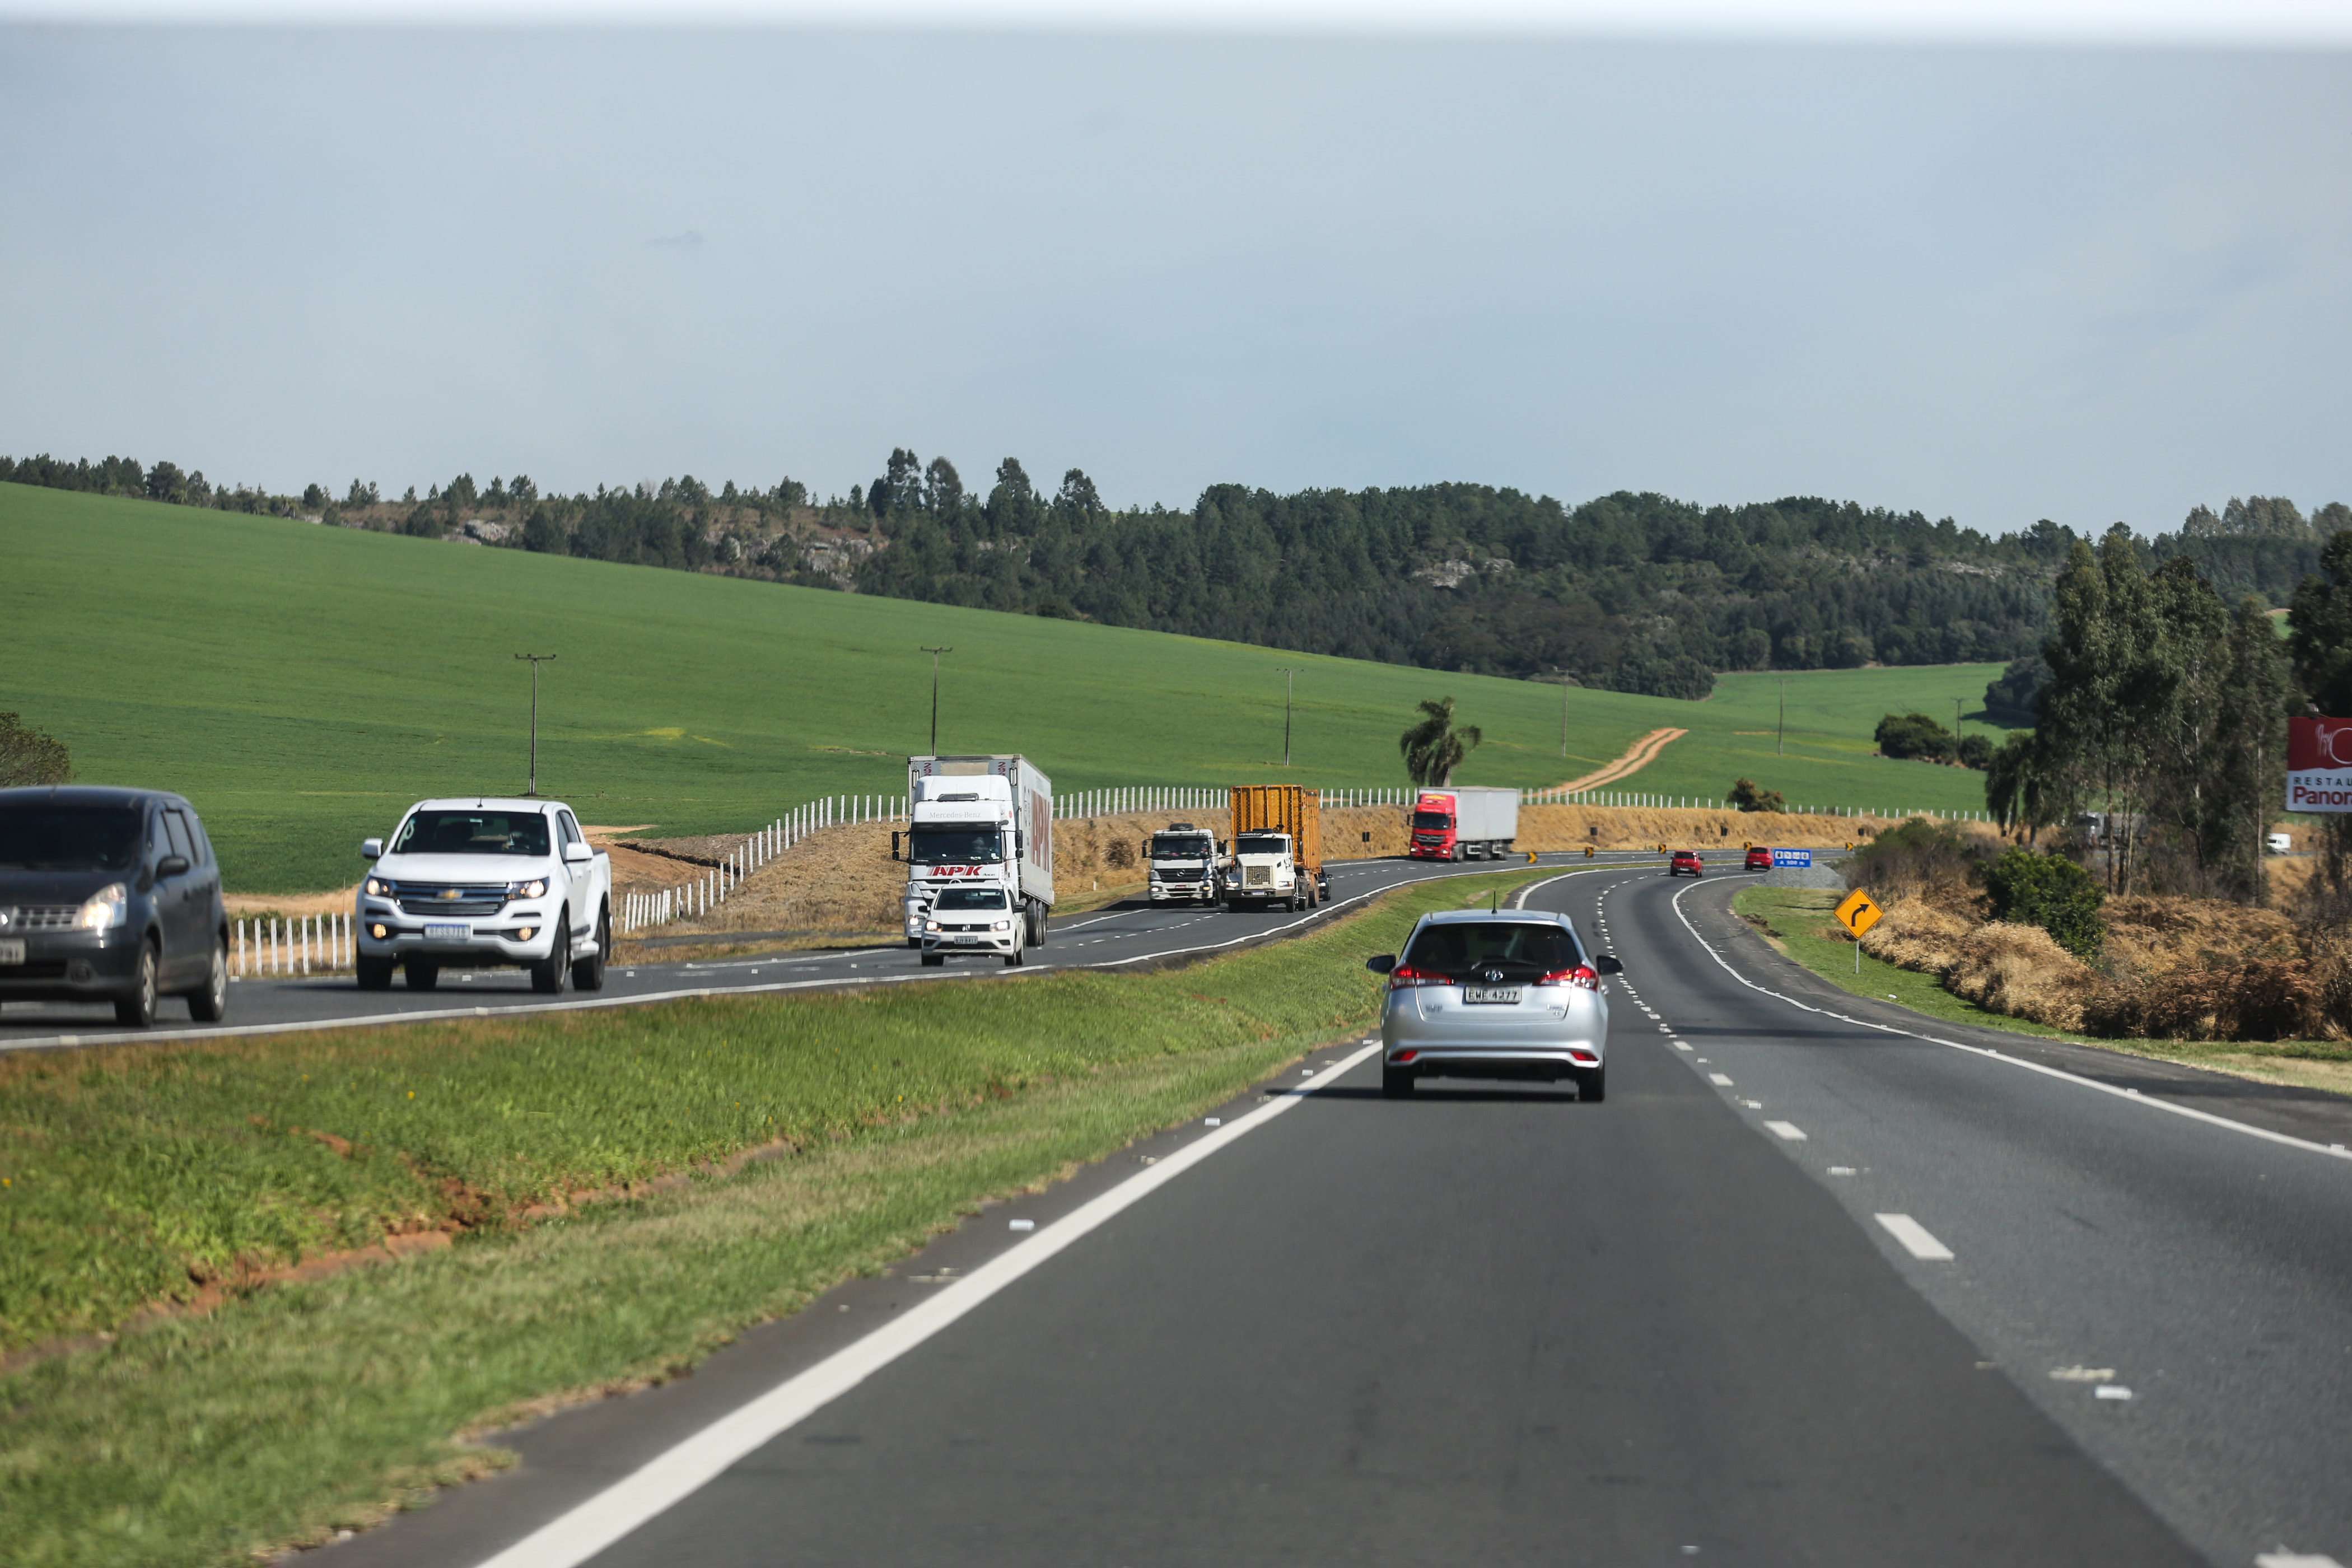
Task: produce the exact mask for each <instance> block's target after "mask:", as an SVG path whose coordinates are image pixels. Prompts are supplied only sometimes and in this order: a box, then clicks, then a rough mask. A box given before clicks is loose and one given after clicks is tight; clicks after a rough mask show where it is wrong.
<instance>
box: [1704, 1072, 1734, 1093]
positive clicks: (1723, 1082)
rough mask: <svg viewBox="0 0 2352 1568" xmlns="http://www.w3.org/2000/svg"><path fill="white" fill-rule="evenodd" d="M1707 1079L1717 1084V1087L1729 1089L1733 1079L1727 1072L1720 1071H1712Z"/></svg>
mask: <svg viewBox="0 0 2352 1568" xmlns="http://www.w3.org/2000/svg"><path fill="white" fill-rule="evenodd" d="M1706 1081H1707V1082H1709V1083H1711V1084H1713V1085H1715V1087H1716V1088H1717V1089H1729V1088H1730V1087H1731V1079H1729V1078H1728V1077H1727V1076H1726V1075H1725V1074H1722V1073H1719V1072H1711V1073H1709V1074H1707V1075H1706Z"/></svg>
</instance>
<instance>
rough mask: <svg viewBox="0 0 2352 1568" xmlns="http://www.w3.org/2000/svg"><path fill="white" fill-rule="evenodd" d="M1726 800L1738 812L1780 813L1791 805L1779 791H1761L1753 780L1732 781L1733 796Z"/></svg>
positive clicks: (1728, 796)
mask: <svg viewBox="0 0 2352 1568" xmlns="http://www.w3.org/2000/svg"><path fill="white" fill-rule="evenodd" d="M1725 798H1726V799H1727V800H1729V801H1730V802H1731V804H1732V806H1733V808H1734V809H1735V810H1738V811H1780V810H1783V809H1785V808H1786V807H1787V805H1788V804H1789V803H1788V802H1787V801H1785V800H1783V799H1782V798H1781V796H1780V791H1779V790H1777V789H1759V788H1757V787H1756V784H1755V781H1754V780H1752V779H1734V780H1732V781H1731V794H1730V795H1727V796H1726V797H1725Z"/></svg>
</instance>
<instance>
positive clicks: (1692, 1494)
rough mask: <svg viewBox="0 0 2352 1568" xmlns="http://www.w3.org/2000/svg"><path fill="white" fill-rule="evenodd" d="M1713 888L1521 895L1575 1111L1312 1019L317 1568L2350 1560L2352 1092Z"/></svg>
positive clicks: (518, 1435) (2142, 1567)
mask: <svg viewBox="0 0 2352 1568" xmlns="http://www.w3.org/2000/svg"><path fill="white" fill-rule="evenodd" d="M1738 881H1739V879H1738V877H1736V876H1725V877H1719V878H1712V877H1711V878H1709V879H1707V880H1706V881H1704V882H1696V883H1695V882H1689V881H1684V882H1672V881H1669V880H1667V879H1665V878H1664V877H1663V876H1661V875H1659V874H1658V873H1657V871H1656V870H1655V868H1654V866H1653V865H1644V866H1643V867H1640V868H1627V867H1616V868H1595V869H1591V870H1576V871H1571V872H1569V873H1568V874H1565V875H1563V876H1561V877H1559V879H1555V880H1552V881H1549V882H1548V883H1546V884H1544V885H1542V886H1541V887H1539V888H1538V889H1533V890H1532V891H1531V892H1530V894H1529V901H1530V903H1531V904H1533V905H1535V906H1537V907H1549V908H1558V909H1563V910H1569V911H1570V912H1571V913H1573V914H1574V915H1575V916H1576V917H1577V919H1578V921H1579V922H1580V925H1581V926H1582V927H1583V928H1584V929H1585V930H1586V931H1588V932H1589V933H1591V934H1593V935H1595V936H1597V937H1598V938H1599V939H1600V943H1599V945H1601V946H1603V947H1606V948H1610V949H1613V951H1615V952H1617V953H1618V954H1619V955H1620V956H1621V957H1622V959H1623V961H1624V963H1625V966H1626V973H1625V975H1624V976H1623V978H1622V983H1616V984H1612V1010H1613V1011H1612V1038H1611V1055H1612V1072H1611V1075H1610V1076H1611V1079H1612V1093H1611V1094H1610V1097H1609V1099H1608V1100H1607V1101H1606V1102H1605V1103H1603V1104H1598V1105H1585V1104H1582V1103H1580V1102H1579V1101H1578V1100H1577V1099H1576V1097H1575V1095H1574V1093H1573V1091H1572V1090H1570V1089H1566V1088H1564V1087H1563V1088H1561V1089H1557V1090H1554V1089H1545V1088H1541V1087H1526V1088H1522V1087H1518V1086H1494V1085H1485V1086H1481V1085H1471V1084H1462V1085H1426V1084H1425V1085H1423V1088H1422V1089H1421V1091H1420V1092H1419V1093H1418V1094H1416V1095H1415V1096H1414V1097H1413V1098H1412V1099H1411V1100H1402V1101H1391V1100H1382V1099H1381V1096H1380V1093H1379V1089H1378V1080H1377V1074H1376V1070H1375V1069H1376V1063H1375V1061H1374V1060H1373V1059H1372V1058H1371V1055H1370V1053H1369V1052H1368V1051H1367V1050H1366V1048H1365V1047H1364V1045H1363V1044H1362V1043H1361V1042H1360V1041H1349V1042H1343V1043H1338V1044H1335V1045H1334V1046H1332V1047H1329V1048H1327V1049H1326V1050H1323V1051H1320V1052H1318V1053H1316V1054H1315V1055H1314V1056H1313V1057H1312V1058H1309V1060H1308V1061H1307V1063H1306V1064H1305V1065H1304V1066H1302V1067H1300V1068H1292V1069H1288V1070H1286V1072H1285V1073H1284V1074H1283V1075H1282V1076H1281V1078H1280V1079H1278V1080H1276V1081H1274V1082H1271V1083H1268V1084H1265V1085H1263V1086H1260V1088H1259V1089H1255V1090H1253V1091H1252V1092H1251V1093H1250V1094H1248V1095H1246V1096H1244V1097H1243V1098H1241V1099H1240V1100H1236V1101H1234V1103H1233V1104H1231V1105H1228V1106H1226V1107H1224V1108H1223V1109H1222V1110H1220V1111H1219V1112H1218V1113H1217V1114H1216V1116H1215V1117H1214V1119H1213V1121H1210V1120H1203V1121H1198V1122H1194V1123H1191V1124H1188V1125H1186V1126H1185V1127H1182V1128H1179V1129H1173V1130H1171V1131H1168V1132H1165V1133H1163V1134H1161V1135H1160V1136H1159V1137H1157V1138H1154V1139H1152V1140H1149V1141H1147V1142H1144V1143H1142V1144H1139V1145H1138V1146H1136V1147H1134V1148H1132V1149H1129V1150H1128V1151H1125V1152H1122V1153H1120V1154H1119V1155H1118V1156H1115V1157H1114V1158H1112V1159H1110V1160H1108V1161H1106V1162H1104V1163H1102V1164H1100V1165H1098V1166H1096V1167H1093V1168H1090V1169H1088V1170H1087V1171H1085V1172H1082V1173H1079V1174H1078V1175H1077V1176H1076V1178H1075V1179H1073V1180H1071V1181H1069V1182H1066V1183H1063V1184H1058V1185H1056V1186H1055V1187H1053V1188H1051V1189H1050V1190H1048V1191H1046V1192H1045V1193H1043V1194H1037V1195H1035V1196H1033V1197H1027V1198H1023V1199H1021V1200H1018V1201H1017V1202H1014V1203H1013V1204H1010V1205H1001V1206H998V1207H994V1208H992V1209H990V1210H988V1211H987V1212H986V1213H985V1214H983V1215H981V1216H979V1217H977V1218H975V1219H973V1220H971V1222H969V1223H968V1224H966V1225H965V1226H963V1227H962V1228H961V1229H960V1230H959V1231H957V1232H955V1233H954V1234H952V1235H950V1236H947V1237H942V1238H940V1240H939V1241H937V1242H936V1243H934V1244H933V1245H932V1246H930V1247H927V1248H926V1249H925V1250H924V1251H923V1252H922V1253H921V1254H919V1255H918V1256H917V1257H914V1258H909V1259H908V1260H906V1261H905V1262H904V1263H902V1264H901V1265H899V1266H898V1267H897V1268H893V1269H891V1270H890V1271H889V1272H888V1273H887V1275H885V1276H883V1277H880V1278H877V1279H862V1280H857V1281H854V1282H852V1283H850V1284H848V1285H845V1286H844V1287H842V1288H840V1289H836V1290H835V1291H833V1292H831V1293H829V1294H828V1295H826V1296H825V1297H824V1298H822V1299H821V1300H818V1301H817V1302H815V1303H814V1304H813V1305H812V1306H811V1307H810V1308H809V1309H808V1310H805V1311H803V1312H801V1313H799V1314H797V1315H795V1316H794V1317H793V1318H791V1319H788V1320H784V1321H780V1322H777V1323H773V1324H770V1325H767V1326H765V1327H763V1328H761V1329H759V1330H757V1331H753V1332H751V1333H750V1334H748V1335H746V1336H744V1337H743V1339H742V1340H741V1341H740V1342H738V1343H737V1344H735V1345H733V1346H731V1347H730V1348H729V1349H728V1350H726V1351H725V1352H721V1353H720V1354H719V1355H718V1356H716V1357H714V1358H712V1359H711V1360H710V1361H709V1362H708V1363H706V1364H705V1365H704V1367H703V1368H702V1370H701V1371H700V1372H699V1373H698V1374H697V1375H696V1376H693V1377H690V1378H686V1379H681V1380H678V1381H677V1382H675V1383H672V1384H667V1385H666V1386H664V1387H662V1388H659V1389H656V1390H653V1391H650V1392H648V1393H646V1394H638V1395H634V1396H631V1397H629V1398H627V1399H619V1400H608V1401H604V1402H602V1403H599V1404H596V1405H589V1406H585V1407H582V1408H579V1409H575V1410H572V1411H570V1412H567V1413H564V1414H562V1415H557V1416H553V1417H551V1418H549V1419H547V1420H544V1421H541V1422H539V1423H537V1424H535V1425H533V1426H530V1427H527V1428H524V1429H522V1430H520V1431H517V1432H515V1433H511V1434H508V1435H506V1436H502V1437H500V1438H499V1441H500V1442H501V1443H503V1444H505V1445H506V1446H508V1447H512V1448H514V1449H515V1450H517V1451H518V1452H519V1453H520V1455H521V1457H522V1463H521V1464H520V1467H519V1468H516V1469H515V1470H513V1471H512V1472H509V1473H508V1474H506V1475H504V1476H501V1477H499V1478H498V1479H494V1480H490V1481H487V1482H483V1483H480V1484H478V1485H476V1486H473V1487H471V1488H467V1489H462V1490H459V1491H457V1492H453V1493H450V1494H447V1495H446V1496H445V1497H444V1498H443V1499H442V1500H440V1501H439V1502H437V1503H436V1505H435V1506H434V1507H432V1508H430V1509H426V1510H422V1511H419V1512H416V1513H413V1514H408V1515H404V1516H402V1517H400V1518H399V1519H397V1520H396V1521H394V1522H393V1523H392V1524H391V1525H389V1526H387V1527H386V1528H384V1529H382V1530H379V1531H373V1532H370V1533H367V1534H363V1535H361V1536H358V1537H356V1538H354V1539H352V1540H350V1541H347V1542H341V1543H339V1544H336V1545H334V1546H331V1547H329V1548H326V1549H325V1552H326V1561H328V1562H329V1563H332V1564H333V1565H334V1568H373V1565H378V1564H381V1565H386V1568H391V1565H399V1568H408V1565H422V1564H436V1565H440V1564H490V1565H491V1568H569V1565H571V1564H574V1563H595V1564H597V1565H598V1568H654V1565H656V1564H660V1565H668V1564H676V1563H694V1564H698V1565H708V1568H733V1565H737V1564H741V1565H745V1568H750V1565H751V1564H759V1565H761V1568H772V1565H785V1564H802V1563H812V1564H814V1563H893V1564H926V1563H940V1564H946V1563H957V1564H995V1563H1002V1564H1008V1565H1010V1564H1024V1565H1025V1564H1039V1563H1055V1564H1059V1563H1099V1564H1106V1565H1118V1564H1127V1565H1139V1564H1213V1563H1399V1564H1405V1563H1545V1564H1595V1565H1599V1564H1639V1563H1667V1562H1675V1563H1681V1562H1688V1561H1697V1562H1699V1563H1708V1562H1719V1563H1738V1564H1743V1565H1746V1564H1791V1565H1796V1564H1806V1565H1815V1564H1823V1565H1826V1564H1853V1565H1855V1568H1865V1565H1866V1568H1885V1565H1887V1564H1903V1565H1906V1568H1913V1565H1927V1564H1947V1563H1948V1564H1955V1565H1959V1564H1967V1565H1969V1568H1981V1565H1984V1564H1991V1563H1999V1564H2045V1563H2046V1564H2053V1565H2056V1564H2068V1565H2085V1564H2115V1565H2117V1568H2123V1565H2130V1568H2158V1565H2163V1564H2171V1563H2215V1564H2227V1565H2231V1568H2245V1565H2248V1564H2256V1563H2260V1564H2263V1568H2324V1565H2325V1564H2326V1563H2330V1562H2335V1563H2347V1562H2352V1485H2347V1483H2346V1480H2345V1478H2346V1477H2347V1476H2348V1475H2352V1421H2347V1418H2346V1410H2347V1394H2352V1155H2347V1154H2346V1153H2345V1152H2342V1150H2341V1149H2340V1148H2331V1147H2330V1145H2331V1144H2336V1145H2341V1144H2344V1143H2347V1142H2352V1105H2347V1102H2346V1101H2344V1100H2336V1099H2333V1098H2331V1097H2326V1096H2318V1095H2314V1094H2309V1093H2304V1092H2300V1091H2294V1090H2284V1089H2268V1088H2265V1087H2263V1086H2259V1085H2252V1084H2242V1083H2239V1082H2237V1081H2235V1080H2228V1079H2217V1078H2214V1077H2212V1076H2210V1075H2206V1074H2199V1073H2193V1072H2189V1071H2187V1070H2185V1069H2176V1068H2168V1067H2165V1066H2163V1065H2162V1064H2157V1063H2148V1062H2141V1061H2137V1060H2134V1059H2131V1058H2120V1057H2116V1056H2112V1055H2108V1054H2106V1053H2103V1052H2098V1051H2095V1050H2091V1049H2087V1048H2084V1047H2069V1046H2064V1045H2063V1044H2055V1043H2049V1042H2041V1041H2036V1040H2031V1039H2028V1038H2026V1037H2017V1036H2010V1035H2005V1034H1995V1033H1990V1032H1979V1031H1973V1030H1960V1029H1953V1028H1948V1027H1945V1026H1937V1025H1932V1024H1928V1023H1927V1022H1926V1021H1924V1020H1921V1019H1920V1018H1918V1017H1917V1016H1916V1015H1909V1014H1905V1013H1902V1012H1900V1011H1898V1010H1896V1009H1894V1008H1891V1007H1887V1008H1874V1005H1872V1004H1869V1003H1866V1002H1861V1001H1857V1000H1855V999H1853V998H1851V997H1848V996H1846V995H1845V994H1843V993H1840V992H1836V991H1834V990H1832V989H1830V988H1828V987H1826V986H1823V985H1821V984H1819V983H1818V982H1815V981H1813V980H1812V979H1811V977H1810V976H1808V975H1804V974H1802V973H1801V972H1797V971H1795V970H1793V969H1792V968H1791V967H1790V966H1789V965H1788V964H1786V963H1783V962H1782V961H1780V960H1779V959H1778V958H1777V957H1776V956H1775V955H1773V954H1772V953H1771V952H1769V949H1768V948H1766V947H1765V945H1764V944H1763V943H1762V942H1761V941H1760V940H1759V939H1758V938H1756V937H1755V936H1753V935H1752V934H1751V933H1749V932H1748V931H1746V930H1745V928H1743V927H1741V926H1740V925H1739V924H1738V922H1737V921H1734V920H1732V919H1731V917H1730V916H1729V915H1728V913H1727V904H1728V901H1729V898H1730V895H1731V893H1732V891H1733V890H1735V889H1736V887H1737V886H1738ZM1059 934H1060V933H1057V935H1059ZM1121 940H1126V939H1125V938H1122V939H1121ZM1065 952H1066V950H1065Z"/></svg>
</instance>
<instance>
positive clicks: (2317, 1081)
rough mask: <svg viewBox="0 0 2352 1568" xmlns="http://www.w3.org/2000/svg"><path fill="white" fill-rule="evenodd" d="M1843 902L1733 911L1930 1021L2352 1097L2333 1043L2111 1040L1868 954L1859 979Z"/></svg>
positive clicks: (1833, 973)
mask: <svg viewBox="0 0 2352 1568" xmlns="http://www.w3.org/2000/svg"><path fill="white" fill-rule="evenodd" d="M1837 898H1838V895H1837V894H1836V893H1835V892H1832V891H1828V890H1823V889H1812V888H1743V889H1740V890H1739V892H1738V894H1737V895H1735V896H1734V898H1733V899H1732V901H1731V907H1732V910H1733V912H1735V913H1737V914H1738V915H1740V916H1742V917H1743V918H1745V919H1747V920H1748V921H1749V923H1751V924H1760V926H1761V928H1762V930H1763V931H1764V934H1765V937H1766V939H1767V940H1768V941H1769V942H1771V943H1772V945H1773V946H1774V947H1776V948H1778V949H1779V950H1780V952H1782V953H1784V954H1786V955H1787V956H1789V957H1790V958H1792V959H1794V960H1796V961H1797V962H1798V963H1801V964H1803V965H1804V966H1805V967H1806V968H1807V969H1810V970H1811V971H1812V972H1813V973H1815V974H1818V975H1820V976H1821V977H1822V979H1824V980H1826V981H1829V982H1830V983H1831V984H1834V985H1836V986H1837V987H1838V988H1839V989H1841V990H1843V991H1846V992H1850V993H1852V994H1854V995H1857V996H1867V997H1870V998H1872V999H1873V1000H1874V1001H1880V1002H1893V1003H1895V1005H1898V1006H1902V1007H1907V1008H1909V1009H1910V1010H1911V1011H1913V1012H1915V1013H1918V1014H1922V1015H1924V1016H1927V1017H1929V1018H1936V1019H1940V1020H1942V1021H1943V1022H1945V1023H1948V1024H1965V1025H1969V1026H1974V1027H1977V1028H1981V1029H2000V1030H2004V1031H2006V1032H2008V1033H2010V1034H2015V1035H2035V1036H2039V1037H2042V1038H2043V1039H2048V1040H2069V1041H2072V1042H2074V1044H2076V1045H2084V1046H2095V1047H2098V1048H2100V1049H2101V1050H2108V1051H2119V1052H2121V1053H2123V1054H2124V1055H2126V1056H2135V1057H2147V1058H2149V1059H2151V1060H2154V1061H2166V1062H2177V1063H2179V1064H2180V1065H2181V1066H2184V1067H2199V1068H2211V1069H2213V1070H2214V1071H2217V1072H2226V1073H2231V1074H2233V1075H2235V1076H2237V1077H2240V1078H2249V1079H2255V1080H2257V1081H2259V1082H2263V1083H2281V1084H2292V1085H2294V1086H2296V1087H2298V1088H2303V1089H2327V1090H2330V1091H2332V1092H2335V1093H2337V1094H2347V1093H2352V1046H2347V1045H2342V1044H2337V1043H2335V1042H2331V1041H2326V1040H2217V1041H2205V1040H2148V1039H2105V1038H2101V1037H2095V1036H2091V1035H2076V1034H2068V1033H2067V1032H2066V1031H2065V1030H2063V1029H2053V1028H2052V1027H2051V1026H2049V1025H2047V1024H2040V1023H2036V1022H2034V1021H2033V1020H2032V1019H2030V1018H2013V1017H2011V1016H2009V1015H2007V1014H2005V1013H1995V1012H1991V1011H1989V1010H1988V1009H1986V1008H1983V1007H1979V1006H1978V1005H1976V1004H1975V1003H1973V1002H1969V1001H1968V1000H1966V999H1964V998H1962V997H1958V996H1955V995H1953V994H1951V993H1950V992H1948V991H1947V990H1945V989H1944V987H1943V985H1942V984H1941V983H1940V982H1939V981H1937V978H1936V976H1934V975H1932V974H1927V973H1921V972H1920V971H1918V970H1916V969H1902V968H1898V967H1896V966H1895V965H1894V964H1892V963H1885V962H1884V961H1882V960H1880V959H1875V958H1873V957H1871V956H1870V955H1869V954H1868V953H1864V954H1863V955H1862V973H1860V974H1859V975H1857V974H1856V973H1854V951H1853V942H1852V941H1851V940H1850V939H1848V938H1847V937H1846V936H1845V934H1844V933H1843V931H1839V930H1838V928H1837V927H1836V926H1835V925H1834V924H1832V922H1831V920H1830V910H1831V908H1832V905H1834V904H1835V903H1836V901H1837Z"/></svg>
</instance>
